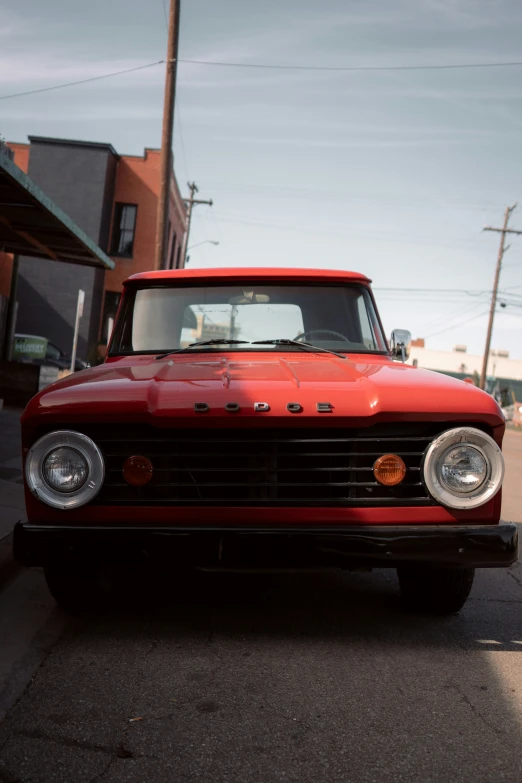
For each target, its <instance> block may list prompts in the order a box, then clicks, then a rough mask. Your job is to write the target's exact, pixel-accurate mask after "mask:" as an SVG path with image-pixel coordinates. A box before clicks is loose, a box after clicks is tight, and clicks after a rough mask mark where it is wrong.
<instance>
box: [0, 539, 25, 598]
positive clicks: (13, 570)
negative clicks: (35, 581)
mask: <svg viewBox="0 0 522 783" xmlns="http://www.w3.org/2000/svg"><path fill="white" fill-rule="evenodd" d="M21 570H22V566H20V565H18V563H17V562H16V561H15V560H14V559H13V534H12V533H9V535H8V536H5V538H2V539H1V540H0V590H1V589H2V588H4V587H5V586H6V584H8V583H9V582H10V581H11V580H12V579H14V577H15V576H17V575H18V574H19V573H20V571H21Z"/></svg>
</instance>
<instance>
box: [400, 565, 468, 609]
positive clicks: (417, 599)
mask: <svg viewBox="0 0 522 783" xmlns="http://www.w3.org/2000/svg"><path fill="white" fill-rule="evenodd" d="M397 575H398V577H399V584H400V588H401V599H402V603H403V605H404V606H405V607H406V608H407V609H410V610H412V611H415V612H427V613H429V614H440V615H442V614H455V612H458V611H459V610H460V609H462V607H463V606H464V604H465V603H466V600H467V598H468V596H469V594H470V591H471V587H472V585H473V578H474V576H475V569H474V568H429V567H425V568H407V567H405V568H398V569H397Z"/></svg>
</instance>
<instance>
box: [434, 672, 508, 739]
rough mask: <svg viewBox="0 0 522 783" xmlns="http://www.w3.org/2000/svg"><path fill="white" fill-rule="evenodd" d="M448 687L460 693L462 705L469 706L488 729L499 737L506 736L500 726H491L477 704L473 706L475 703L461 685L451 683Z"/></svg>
mask: <svg viewBox="0 0 522 783" xmlns="http://www.w3.org/2000/svg"><path fill="white" fill-rule="evenodd" d="M446 687H447V688H451V689H453V690H454V691H456V692H457V693H458V695H459V696H460V699H461V701H462V703H463V704H466V705H467V706H468V707H469V708H470V710H471V712H472V713H473V714H474V715H475V716H476V717H477V718H479V720H481V721H482V723H483V724H484V725H485V726H487V727H488V729H490V730H491V731H494V732H495V734H498V735H500V736H503V735H504V733H505V732H503V731H502V730H501V729H499V728H498V726H495V725H494V724H491V723H490V722H489V721H488V720H487V719H486V718H485V717H484V715H482V713H481V712H480V710H479V709H478V707H477V706H476V705H475V704H473V702H472V701H471V699H470V698H469V696H467V695H466V694H465V693H464V691H463V690H462V688H461V687H460V685H458V684H457V683H449V684H448V685H447V686H446Z"/></svg>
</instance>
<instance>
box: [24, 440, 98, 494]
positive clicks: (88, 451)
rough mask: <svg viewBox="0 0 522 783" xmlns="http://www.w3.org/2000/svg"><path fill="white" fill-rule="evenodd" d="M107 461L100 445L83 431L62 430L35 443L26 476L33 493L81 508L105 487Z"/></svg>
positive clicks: (30, 451)
mask: <svg viewBox="0 0 522 783" xmlns="http://www.w3.org/2000/svg"><path fill="white" fill-rule="evenodd" d="M104 477H105V465H104V462H103V457H102V454H101V452H100V450H99V448H98V446H97V445H96V444H95V443H94V441H92V440H91V439H90V438H88V437H87V436H86V435H82V433H81V432H73V431H71V430H58V431H57V432H50V433H49V434H48V435H44V436H43V437H42V438H40V440H37V441H36V443H35V444H34V445H33V446H32V447H31V449H30V450H29V453H28V455H27V459H26V463H25V478H26V480H27V484H28V487H29V489H30V490H31V492H32V493H33V495H35V496H36V497H37V498H38V499H39V500H41V501H42V502H43V503H47V505H48V506H53V507H54V508H63V509H69V508H77V507H78V506H84V505H85V504H86V503H89V501H91V500H92V499H93V498H94V497H96V495H97V494H98V492H99V491H100V489H101V486H102V484H103V479H104Z"/></svg>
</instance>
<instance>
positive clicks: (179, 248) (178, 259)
mask: <svg viewBox="0 0 522 783" xmlns="http://www.w3.org/2000/svg"><path fill="white" fill-rule="evenodd" d="M180 258H181V245H178V252H177V254H176V269H180V265H179V262H180Z"/></svg>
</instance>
